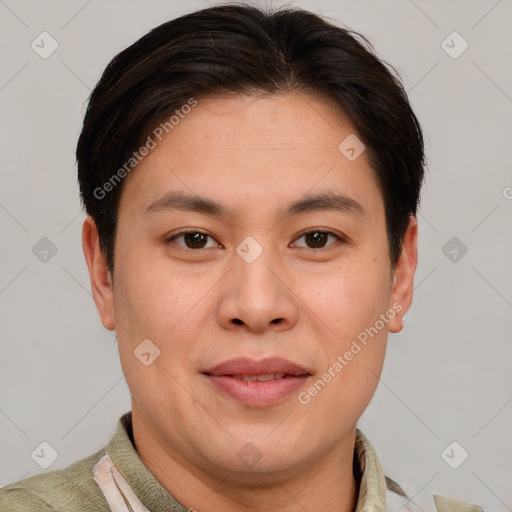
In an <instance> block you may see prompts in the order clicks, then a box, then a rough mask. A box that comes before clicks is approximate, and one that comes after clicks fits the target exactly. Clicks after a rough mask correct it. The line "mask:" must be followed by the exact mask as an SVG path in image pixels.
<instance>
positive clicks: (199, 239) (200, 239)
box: [169, 231, 217, 249]
mask: <svg viewBox="0 0 512 512" xmlns="http://www.w3.org/2000/svg"><path fill="white" fill-rule="evenodd" d="M169 242H174V243H176V244H177V245H179V246H181V247H184V248H186V249H208V248H210V247H216V246H217V244H216V242H215V240H214V239H213V238H212V237H211V236H210V235H207V234H206V233H202V232H201V231H186V232H182V233H178V234H177V235H174V236H173V237H172V238H170V239H169ZM208 244H209V245H208Z"/></svg>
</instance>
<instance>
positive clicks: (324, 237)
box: [294, 229, 341, 249]
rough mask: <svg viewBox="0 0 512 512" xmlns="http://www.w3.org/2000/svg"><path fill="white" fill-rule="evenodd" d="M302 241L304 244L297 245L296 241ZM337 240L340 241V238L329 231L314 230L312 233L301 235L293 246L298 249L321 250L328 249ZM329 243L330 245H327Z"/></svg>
mask: <svg viewBox="0 0 512 512" xmlns="http://www.w3.org/2000/svg"><path fill="white" fill-rule="evenodd" d="M302 238H303V239H304V241H305V243H302V244H299V243H297V241H298V240H300V239H302ZM337 240H340V241H341V238H340V237H339V236H338V235H335V234H334V233H331V232H330V231H321V230H319V229H316V230H314V231H308V232H307V233H303V234H302V235H301V236H299V237H298V238H297V240H296V241H295V243H294V245H296V246H298V247H307V248H308V249H322V248H324V247H328V246H329V245H332V244H333V243H334V242H336V241H337ZM329 241H331V242H330V243H328V242H329Z"/></svg>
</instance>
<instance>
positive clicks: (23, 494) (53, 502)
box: [0, 450, 109, 512]
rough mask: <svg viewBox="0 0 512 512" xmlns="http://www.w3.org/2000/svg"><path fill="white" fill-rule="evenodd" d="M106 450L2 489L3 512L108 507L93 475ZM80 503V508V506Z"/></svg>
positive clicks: (47, 511)
mask: <svg viewBox="0 0 512 512" xmlns="http://www.w3.org/2000/svg"><path fill="white" fill-rule="evenodd" d="M104 454H105V451H104V450H101V451H100V452H98V453H96V454H94V455H91V456H89V457H87V458H85V459H82V460H80V461H78V462H75V463H74V464H72V465H70V466H68V467H67V468H65V469H61V470H55V471H49V472H48V473H43V474H41V475H36V476H33V477H30V478H26V479H24V480H20V481H19V482H15V483H12V484H9V485H7V486H5V487H2V488H1V489H0V510H1V511H2V512H50V511H52V512H57V511H62V512H64V511H68V510H74V511H76V512H82V511H83V512H87V511H89V510H91V511H95V512H96V511H98V512H99V511H101V510H109V508H108V505H107V503H106V501H105V499H104V497H103V494H102V493H101V491H100V490H99V488H98V486H97V485H96V483H95V481H94V479H93V477H92V473H91V471H92V467H93V466H94V464H96V462H97V461H98V460H99V459H100V458H101V457H102V456H103V455H104ZM77 503H80V504H81V505H80V508H79V509H78V508H76V507H77Z"/></svg>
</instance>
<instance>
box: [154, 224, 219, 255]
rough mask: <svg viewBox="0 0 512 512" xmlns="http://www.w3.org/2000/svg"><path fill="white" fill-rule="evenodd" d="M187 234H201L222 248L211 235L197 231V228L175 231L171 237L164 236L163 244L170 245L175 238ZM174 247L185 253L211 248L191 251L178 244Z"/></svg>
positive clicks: (200, 230) (201, 230)
mask: <svg viewBox="0 0 512 512" xmlns="http://www.w3.org/2000/svg"><path fill="white" fill-rule="evenodd" d="M187 233H201V234H203V235H205V236H207V237H209V238H211V239H212V240H214V241H215V243H216V244H217V245H220V246H222V244H221V243H220V242H219V241H218V240H217V239H216V238H215V237H214V236H213V235H211V234H210V233H208V232H207V231H204V230H203V229H199V228H189V229H181V230H180V231H177V232H175V233H173V234H171V235H168V236H166V237H165V239H164V242H165V243H166V244H170V243H171V242H173V241H174V239H175V238H178V237H179V236H181V235H186V234H187ZM175 245H177V246H178V247H179V248H181V249H184V250H186V251H194V252H198V251H202V250H205V249H212V247H202V248H201V249H191V248H189V247H184V246H182V245H179V244H175Z"/></svg>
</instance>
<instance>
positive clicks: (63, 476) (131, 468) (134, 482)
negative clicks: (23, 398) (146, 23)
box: [0, 413, 482, 512]
mask: <svg viewBox="0 0 512 512" xmlns="http://www.w3.org/2000/svg"><path fill="white" fill-rule="evenodd" d="M355 461H356V464H358V469H359V471H358V472H359V473H360V475H361V477H360V482H359V496H358V501H357V506H356V512H390V511H395V510H396V511H398V510H402V511H403V512H406V511H408V510H409V511H415V510H419V509H418V508H417V507H415V506H414V504H413V503H411V502H410V501H409V500H407V499H406V498H404V497H403V496H400V493H401V490H400V488H399V487H398V486H396V484H394V483H392V482H391V483H390V482H388V486H389V487H391V488H393V487H395V490H396V491H398V492H392V491H390V489H387V487H388V486H387V485H386V479H385V477H384V474H383V472H382V469H381V467H380V464H379V461H378V459H377V456H376V454H375V452H374V450H373V448H372V447H371V445H370V443H369V442H368V440H367V439H366V438H365V437H364V435H363V434H362V433H361V432H360V431H359V430H358V431H357V436H356V445H355ZM435 500H436V507H437V509H438V512H454V511H457V512H480V511H482V509H481V508H480V507H477V506H474V505H469V504H465V503H462V502H460V501H456V500H450V499H447V498H443V497H439V496H436V497H435ZM0 511H1V512H57V511H58V512H110V511H111V512H187V511H189V512H194V511H196V512H201V507H200V505H199V504H195V506H194V504H190V505H189V508H186V507H185V506H184V505H182V504H180V503H178V502H177V501H176V500H175V499H174V498H173V497H172V496H171V494H169V492H168V491H167V490H166V489H165V488H164V487H163V486H162V485H161V484H160V483H159V482H158V481H157V479H156V478H155V477H154V476H153V474H152V473H151V472H150V471H149V469H148V468H147V467H146V466H145V465H144V463H143V462H142V460H141V459H140V457H139V455H138V453H137V451H136V450H135V448H134V445H133V436H132V423H131V413H126V414H125V415H123V416H122V417H121V418H120V420H119V422H118V425H117V431H116V433H115V435H114V436H113V437H112V439H111V440H110V442H109V444H108V445H107V446H106V447H105V448H104V449H102V450H100V451H99V452H97V453H95V454H94V455H91V456H90V457H87V458H85V459H83V460H81V461H78V462H76V463H74V464H72V465H71V466H69V467H67V468H65V469H62V470H56V471H50V472H47V473H43V474H41V475H36V476H33V477H30V478H27V479H25V480H21V481H19V482H16V483H13V484H10V485H8V486H6V487H3V488H2V489H0Z"/></svg>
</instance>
